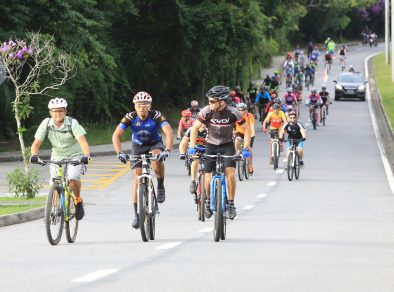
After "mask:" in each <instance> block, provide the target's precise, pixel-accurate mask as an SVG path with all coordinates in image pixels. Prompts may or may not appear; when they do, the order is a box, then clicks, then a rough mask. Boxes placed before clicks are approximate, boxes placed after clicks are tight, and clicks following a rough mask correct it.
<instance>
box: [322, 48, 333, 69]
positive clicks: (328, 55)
mask: <svg viewBox="0 0 394 292" xmlns="http://www.w3.org/2000/svg"><path fill="white" fill-rule="evenodd" d="M324 60H325V61H326V67H327V65H328V70H331V64H332V54H331V53H330V52H329V51H327V52H326V54H325V55H324Z"/></svg>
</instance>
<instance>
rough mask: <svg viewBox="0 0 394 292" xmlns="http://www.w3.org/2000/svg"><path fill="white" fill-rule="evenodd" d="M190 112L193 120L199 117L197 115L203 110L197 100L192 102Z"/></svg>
mask: <svg viewBox="0 0 394 292" xmlns="http://www.w3.org/2000/svg"><path fill="white" fill-rule="evenodd" d="M188 110H189V111H190V112H191V113H192V118H193V119H195V118H196V117H197V114H198V113H199V111H200V110H201V108H200V105H199V103H198V101H197V100H192V101H191V102H190V107H189V108H188Z"/></svg>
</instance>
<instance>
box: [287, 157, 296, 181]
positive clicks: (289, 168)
mask: <svg viewBox="0 0 394 292" xmlns="http://www.w3.org/2000/svg"><path fill="white" fill-rule="evenodd" d="M293 175H294V168H293V152H290V153H289V157H288V158H287V178H288V179H289V181H292V180H293Z"/></svg>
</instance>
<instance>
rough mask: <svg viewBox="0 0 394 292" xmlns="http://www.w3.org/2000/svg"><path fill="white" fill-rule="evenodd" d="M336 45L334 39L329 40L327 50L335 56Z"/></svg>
mask: <svg viewBox="0 0 394 292" xmlns="http://www.w3.org/2000/svg"><path fill="white" fill-rule="evenodd" d="M335 47H336V44H335V42H334V40H330V41H329V42H328V44H327V51H328V52H329V53H330V54H331V55H332V56H334V52H335Z"/></svg>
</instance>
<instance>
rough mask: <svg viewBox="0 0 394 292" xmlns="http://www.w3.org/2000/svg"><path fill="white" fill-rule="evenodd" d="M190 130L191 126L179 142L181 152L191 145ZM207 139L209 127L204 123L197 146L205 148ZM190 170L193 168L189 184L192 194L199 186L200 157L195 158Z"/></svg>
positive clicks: (199, 131) (200, 148) (199, 132)
mask: <svg viewBox="0 0 394 292" xmlns="http://www.w3.org/2000/svg"><path fill="white" fill-rule="evenodd" d="M190 131H191V128H189V129H188V130H187V131H186V133H185V135H184V136H183V138H182V142H181V143H180V144H179V151H180V152H181V153H185V152H186V150H187V146H188V145H189V141H190ZM206 139H207V128H206V127H205V125H204V124H203V125H202V126H201V127H200V128H199V129H198V132H197V138H196V146H197V148H198V149H199V150H200V151H201V150H202V149H204V150H205V144H206ZM190 170H191V171H190V177H191V182H190V186H189V192H190V193H191V194H195V193H196V187H197V183H196V179H197V172H198V159H194V160H193V162H192V164H191V168H190Z"/></svg>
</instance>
